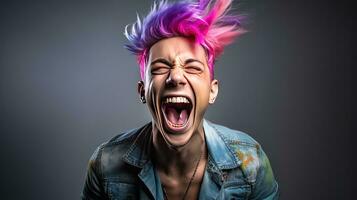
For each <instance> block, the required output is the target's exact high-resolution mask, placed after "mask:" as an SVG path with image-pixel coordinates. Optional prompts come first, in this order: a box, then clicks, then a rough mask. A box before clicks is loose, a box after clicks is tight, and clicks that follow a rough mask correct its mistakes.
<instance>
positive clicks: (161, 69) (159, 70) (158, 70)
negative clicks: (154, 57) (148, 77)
mask: <svg viewBox="0 0 357 200" xmlns="http://www.w3.org/2000/svg"><path fill="white" fill-rule="evenodd" d="M169 71H170V67H169V66H165V65H157V66H152V67H151V74H153V75H161V74H166V73H168V72H169Z"/></svg>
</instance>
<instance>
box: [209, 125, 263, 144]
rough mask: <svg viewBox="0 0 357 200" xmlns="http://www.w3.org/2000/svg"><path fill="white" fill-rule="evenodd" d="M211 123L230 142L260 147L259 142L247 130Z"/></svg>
mask: <svg viewBox="0 0 357 200" xmlns="http://www.w3.org/2000/svg"><path fill="white" fill-rule="evenodd" d="M210 125H211V126H212V127H213V128H214V129H215V131H216V132H217V133H218V134H219V135H220V136H221V137H222V138H223V139H224V140H225V141H227V142H228V143H229V144H240V145H245V146H251V147H254V148H259V143H258V142H257V141H256V140H255V139H253V138H252V137H251V136H250V135H249V134H247V133H245V132H242V131H239V130H234V129H231V128H228V127H226V126H222V125H219V124H214V123H210Z"/></svg>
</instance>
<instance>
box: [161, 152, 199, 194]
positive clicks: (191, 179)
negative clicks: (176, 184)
mask: <svg viewBox="0 0 357 200" xmlns="http://www.w3.org/2000/svg"><path fill="white" fill-rule="evenodd" d="M202 154H203V153H202V151H201V153H200V158H199V159H198V162H197V164H196V167H195V170H194V171H193V174H192V176H191V178H190V182H189V183H188V185H187V187H186V190H185V193H184V194H183V197H182V200H185V198H186V195H187V193H188V191H189V190H190V187H191V183H192V181H193V179H194V178H195V175H196V172H197V169H198V165H199V164H200V161H201V158H202ZM161 186H162V190H163V192H164V198H165V199H166V200H169V198H168V197H167V193H166V190H165V187H164V186H163V185H161Z"/></svg>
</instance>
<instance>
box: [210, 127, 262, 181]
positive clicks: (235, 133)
mask: <svg viewBox="0 0 357 200" xmlns="http://www.w3.org/2000/svg"><path fill="white" fill-rule="evenodd" d="M210 125H211V126H212V127H213V128H214V129H215V131H216V132H217V134H218V135H219V136H220V137H221V138H222V139H223V141H224V142H225V143H226V145H227V147H228V149H229V150H230V151H231V152H232V153H233V155H234V156H235V158H236V160H237V161H238V163H239V166H240V168H241V169H242V171H243V173H244V175H245V177H246V178H247V181H249V182H250V183H254V182H255V181H256V177H257V175H258V172H259V170H260V168H261V167H262V164H263V159H265V158H263V157H264V156H265V155H264V154H263V153H262V147H261V146H260V144H259V143H258V142H257V141H256V140H255V139H254V138H253V137H251V136H250V135H249V134H247V133H244V132H242V131H239V130H234V129H231V128H228V127H225V126H222V125H218V124H213V123H210Z"/></svg>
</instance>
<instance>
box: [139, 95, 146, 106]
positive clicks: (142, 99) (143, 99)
mask: <svg viewBox="0 0 357 200" xmlns="http://www.w3.org/2000/svg"><path fill="white" fill-rule="evenodd" d="M140 101H141V103H143V104H144V103H146V99H145V96H141V97H140Z"/></svg>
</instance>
